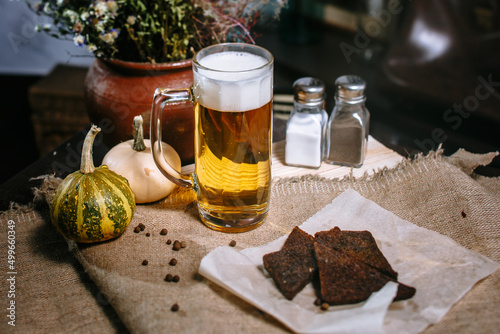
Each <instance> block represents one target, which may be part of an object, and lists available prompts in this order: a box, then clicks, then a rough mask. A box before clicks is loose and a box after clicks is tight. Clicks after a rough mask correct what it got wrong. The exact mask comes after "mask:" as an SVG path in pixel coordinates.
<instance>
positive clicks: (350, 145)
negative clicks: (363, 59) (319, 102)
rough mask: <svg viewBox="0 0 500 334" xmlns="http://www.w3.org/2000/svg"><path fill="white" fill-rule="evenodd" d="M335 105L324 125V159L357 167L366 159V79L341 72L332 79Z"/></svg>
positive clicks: (368, 115)
mask: <svg viewBox="0 0 500 334" xmlns="http://www.w3.org/2000/svg"><path fill="white" fill-rule="evenodd" d="M335 87H336V93H335V107H334V108H333V111H332V113H331V115H330V119H329V120H328V126H327V135H326V137H327V145H326V147H327V148H326V154H325V155H326V156H325V162H327V163H329V164H336V165H342V166H349V167H360V166H361V165H363V161H364V159H365V154H366V149H367V143H368V132H369V123H370V113H369V112H368V110H367V109H366V107H365V101H366V98H365V95H364V91H365V88H366V83H365V81H364V80H363V79H362V78H360V77H359V76H355V75H344V76H341V77H339V78H338V79H337V80H336V81H335Z"/></svg>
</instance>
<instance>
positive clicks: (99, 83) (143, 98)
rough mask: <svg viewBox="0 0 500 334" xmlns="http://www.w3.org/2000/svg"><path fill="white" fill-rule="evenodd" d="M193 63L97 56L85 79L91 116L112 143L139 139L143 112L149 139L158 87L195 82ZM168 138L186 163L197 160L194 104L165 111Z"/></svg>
mask: <svg viewBox="0 0 500 334" xmlns="http://www.w3.org/2000/svg"><path fill="white" fill-rule="evenodd" d="M191 66H192V61H191V60H183V61H178V62H171V63H163V64H148V63H133V62H124V61H119V60H103V59H96V60H95V61H94V62H93V63H92V65H91V66H90V68H89V71H88V73H87V77H86V79H85V103H86V107H87V112H88V114H89V119H90V121H91V122H92V123H93V124H96V125H98V126H99V127H100V128H101V132H102V134H103V141H104V143H105V144H106V145H107V146H108V147H109V148H111V147H113V146H114V145H116V144H118V143H120V142H122V141H125V140H129V139H132V138H133V126H132V123H133V118H134V117H135V116H137V115H142V116H143V119H144V134H145V137H146V138H149V124H150V114H151V105H152V102H153V95H154V92H155V89H156V88H158V87H168V88H186V87H190V86H191V85H192V83H193V72H192V67H191ZM163 114H164V116H163V123H162V124H163V126H162V130H163V141H164V142H166V143H167V144H170V145H171V146H172V147H173V148H174V149H175V150H176V151H177V153H178V154H179V156H180V157H181V160H182V163H183V164H187V163H191V162H193V161H194V114H193V106H192V104H191V103H190V102H178V103H174V104H172V105H169V107H168V109H166V110H165V112H164V113H163Z"/></svg>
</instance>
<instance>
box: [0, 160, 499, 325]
mask: <svg viewBox="0 0 500 334" xmlns="http://www.w3.org/2000/svg"><path fill="white" fill-rule="evenodd" d="M495 155H496V154H495V153H492V154H486V155H475V154H470V153H468V152H465V151H459V152H457V153H456V154H454V155H453V156H451V157H449V158H448V157H444V156H443V155H442V153H441V152H433V153H432V154H430V155H428V156H425V157H423V156H421V157H418V158H416V159H414V160H405V161H403V162H402V163H401V164H399V165H398V166H397V167H396V168H393V169H385V170H381V171H378V172H377V173H375V174H374V175H372V176H366V177H363V178H358V179H355V178H354V177H352V176H351V177H345V178H343V179H341V180H339V179H336V180H327V179H321V178H318V177H307V176H306V177H301V178H298V179H291V178H288V179H282V180H275V182H274V184H273V188H272V202H271V206H270V212H269V217H268V219H267V221H266V223H265V224H264V225H263V226H261V227H259V228H258V229H256V230H254V231H251V232H247V233H243V234H224V233H219V232H214V231H211V230H209V229H208V228H206V227H204V226H203V225H202V224H201V223H200V221H199V220H198V218H197V216H196V211H195V209H194V207H193V205H192V204H191V205H190V203H191V202H192V200H193V197H192V196H191V194H190V193H189V192H187V191H179V192H176V193H175V194H173V195H171V196H170V197H169V198H167V199H166V200H163V201H161V202H158V203H154V204H150V205H140V206H138V207H137V209H136V213H135V216H134V218H133V220H132V223H131V228H128V229H127V231H126V232H125V233H124V234H123V235H122V236H121V237H120V238H119V239H117V240H114V241H111V242H106V243H102V244H95V245H90V246H81V245H76V244H75V243H73V242H69V243H66V241H65V240H64V239H63V238H62V237H61V236H59V235H58V234H57V233H56V232H55V230H54V228H53V227H52V226H51V225H50V221H49V219H48V218H47V216H46V213H47V211H46V206H41V207H40V206H35V207H32V208H15V207H13V208H12V209H11V210H9V211H7V212H3V213H2V214H1V215H0V218H1V226H2V228H1V233H2V237H1V239H0V244H1V250H2V253H3V255H2V262H1V269H0V270H1V273H2V285H1V288H2V290H1V291H0V296H1V297H0V300H1V301H2V304H1V309H2V310H3V311H2V317H1V319H2V320H1V324H0V326H1V327H0V328H1V330H0V332H15V331H18V332H20V333H33V332H36V333H48V332H50V333H66V332H75V333H110V332H124V331H127V330H128V331H130V332H134V333H166V332H168V333H180V332H182V333H226V332H227V333H276V332H286V331H287V329H286V328H284V327H283V326H282V325H281V324H280V323H278V322H277V321H275V320H274V319H273V318H271V317H270V316H268V315H266V314H264V313H262V312H260V311H259V310H257V309H255V308H254V307H252V306H250V305H249V304H247V303H245V302H243V301H242V300H240V299H239V298H237V297H235V296H233V295H231V294H230V293H228V292H226V291H225V290H223V289H222V288H220V287H218V286H216V285H215V284H213V283H211V282H210V281H208V280H206V279H204V278H203V277H201V276H199V275H198V274H197V269H198V266H199V263H200V261H201V259H202V258H203V256H204V255H206V254H208V253H209V252H210V251H211V250H213V249H214V248H215V247H217V246H220V245H228V244H229V243H230V241H231V240H235V241H236V242H237V245H236V248H240V249H241V248H246V247H252V246H257V245H261V244H264V243H267V242H269V241H271V240H274V239H275V238H277V237H279V236H281V235H283V234H285V233H288V232H289V231H290V230H291V229H292V227H293V226H295V225H298V224H300V223H302V222H303V221H305V220H306V219H307V218H309V217H310V216H312V215H313V214H314V213H316V212H317V211H318V210H320V209H321V208H322V207H324V206H325V205H326V204H328V203H330V202H331V201H332V199H334V198H335V197H336V196H337V195H339V194H340V193H341V192H343V191H344V190H345V189H347V188H353V189H355V190H356V191H357V192H359V193H360V194H361V195H362V196H364V197H366V198H367V199H370V200H372V201H374V202H376V203H377V204H379V205H380V206H382V207H383V208H385V209H387V210H389V211H391V212H393V213H394V214H396V215H398V216H399V217H401V218H403V219H405V220H408V221H410V222H412V223H414V224H416V225H419V226H422V227H425V228H428V229H431V230H434V231H437V232H439V233H441V234H443V235H446V236H448V237H451V238H453V239H454V240H455V241H457V242H458V243H459V244H461V245H463V246H465V247H467V248H468V249H471V250H474V251H476V252H479V253H481V254H483V255H486V256H487V257H489V258H491V259H492V260H495V261H497V262H500V178H489V177H483V176H478V175H474V174H471V173H472V171H473V170H474V169H475V168H476V167H477V166H479V165H486V164H488V163H490V162H491V160H492V159H493V157H494V156H495ZM51 181H57V180H54V179H47V180H46V185H49V186H50V182H51ZM40 195H45V196H46V198H48V197H50V192H49V193H45V192H40V191H39V192H38V197H39V196H40ZM42 202H43V201H42ZM9 219H10V220H12V221H14V222H15V230H16V260H15V261H16V262H15V266H16V267H15V269H16V271H17V274H16V275H15V279H16V285H15V289H16V296H15V302H16V322H15V324H16V326H15V327H12V326H10V325H8V324H7V322H8V320H9V319H8V318H7V317H6V314H7V311H6V307H7V306H8V303H9V300H10V299H9V298H7V293H8V291H7V290H8V287H7V285H6V284H5V283H4V282H5V279H4V278H3V276H4V275H6V273H7V272H8V271H9V268H7V263H6V260H4V259H5V258H6V256H5V254H6V252H7V251H6V250H7V232H6V231H7V224H8V221H9ZM139 223H143V224H144V225H145V226H146V229H145V231H143V232H140V233H134V232H133V228H134V227H135V226H137V225H138V224H139ZM162 228H167V229H168V234H167V235H166V236H162V235H160V234H159V232H160V230H161V229H162ZM148 232H149V233H150V236H147V235H146V233H148ZM168 239H170V240H172V241H174V240H180V241H186V242H187V247H186V248H182V249H181V250H179V251H174V250H173V249H172V245H167V240H168ZM68 245H69V247H68ZM172 258H176V259H177V261H178V263H177V265H175V266H171V265H169V261H170V259H172ZM75 259H76V261H75ZM143 260H148V265H142V262H143ZM169 273H170V274H172V275H178V276H179V277H180V281H179V282H178V283H174V282H166V281H165V280H164V278H165V276H166V275H167V274H169ZM455 279H460V277H456V278H455ZM174 303H177V304H178V305H179V307H180V309H179V311H178V312H171V311H170V308H171V306H172V305H173V304H174ZM360 321H362V319H360ZM498 328H500V272H495V273H494V274H492V275H491V276H489V277H488V278H486V279H484V280H483V281H481V282H479V283H478V284H476V286H475V287H474V288H473V289H472V290H471V291H470V292H469V293H467V294H466V295H465V297H464V298H462V299H461V300H460V301H459V302H458V303H457V304H456V305H455V306H454V307H453V308H452V309H451V310H450V312H448V314H447V315H446V316H445V317H444V318H443V319H442V320H441V321H440V322H439V323H438V324H435V325H432V326H430V327H429V328H428V329H427V330H426V331H425V332H426V333H457V332H460V333H464V332H467V333H473V332H474V333H493V332H496V330H497V329H498Z"/></svg>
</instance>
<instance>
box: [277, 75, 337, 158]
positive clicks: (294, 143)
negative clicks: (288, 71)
mask: <svg viewBox="0 0 500 334" xmlns="http://www.w3.org/2000/svg"><path fill="white" fill-rule="evenodd" d="M293 91H294V102H293V110H292V112H291V113H290V118H289V120H288V123H287V127H286V144H285V163H286V164H287V165H291V166H299V167H308V168H319V167H320V166H321V162H322V160H323V157H324V148H325V144H324V143H325V134H326V124H327V122H328V114H327V113H326V111H325V110H324V101H325V85H324V84H323V82H322V81H321V80H319V79H316V78H311V77H306V78H300V79H298V80H297V81H295V82H294V84H293Z"/></svg>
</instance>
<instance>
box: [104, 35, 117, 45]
mask: <svg viewBox="0 0 500 334" xmlns="http://www.w3.org/2000/svg"><path fill="white" fill-rule="evenodd" d="M101 39H102V40H103V41H104V42H106V44H113V43H114V41H115V37H114V36H113V33H106V34H102V35H101Z"/></svg>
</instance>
